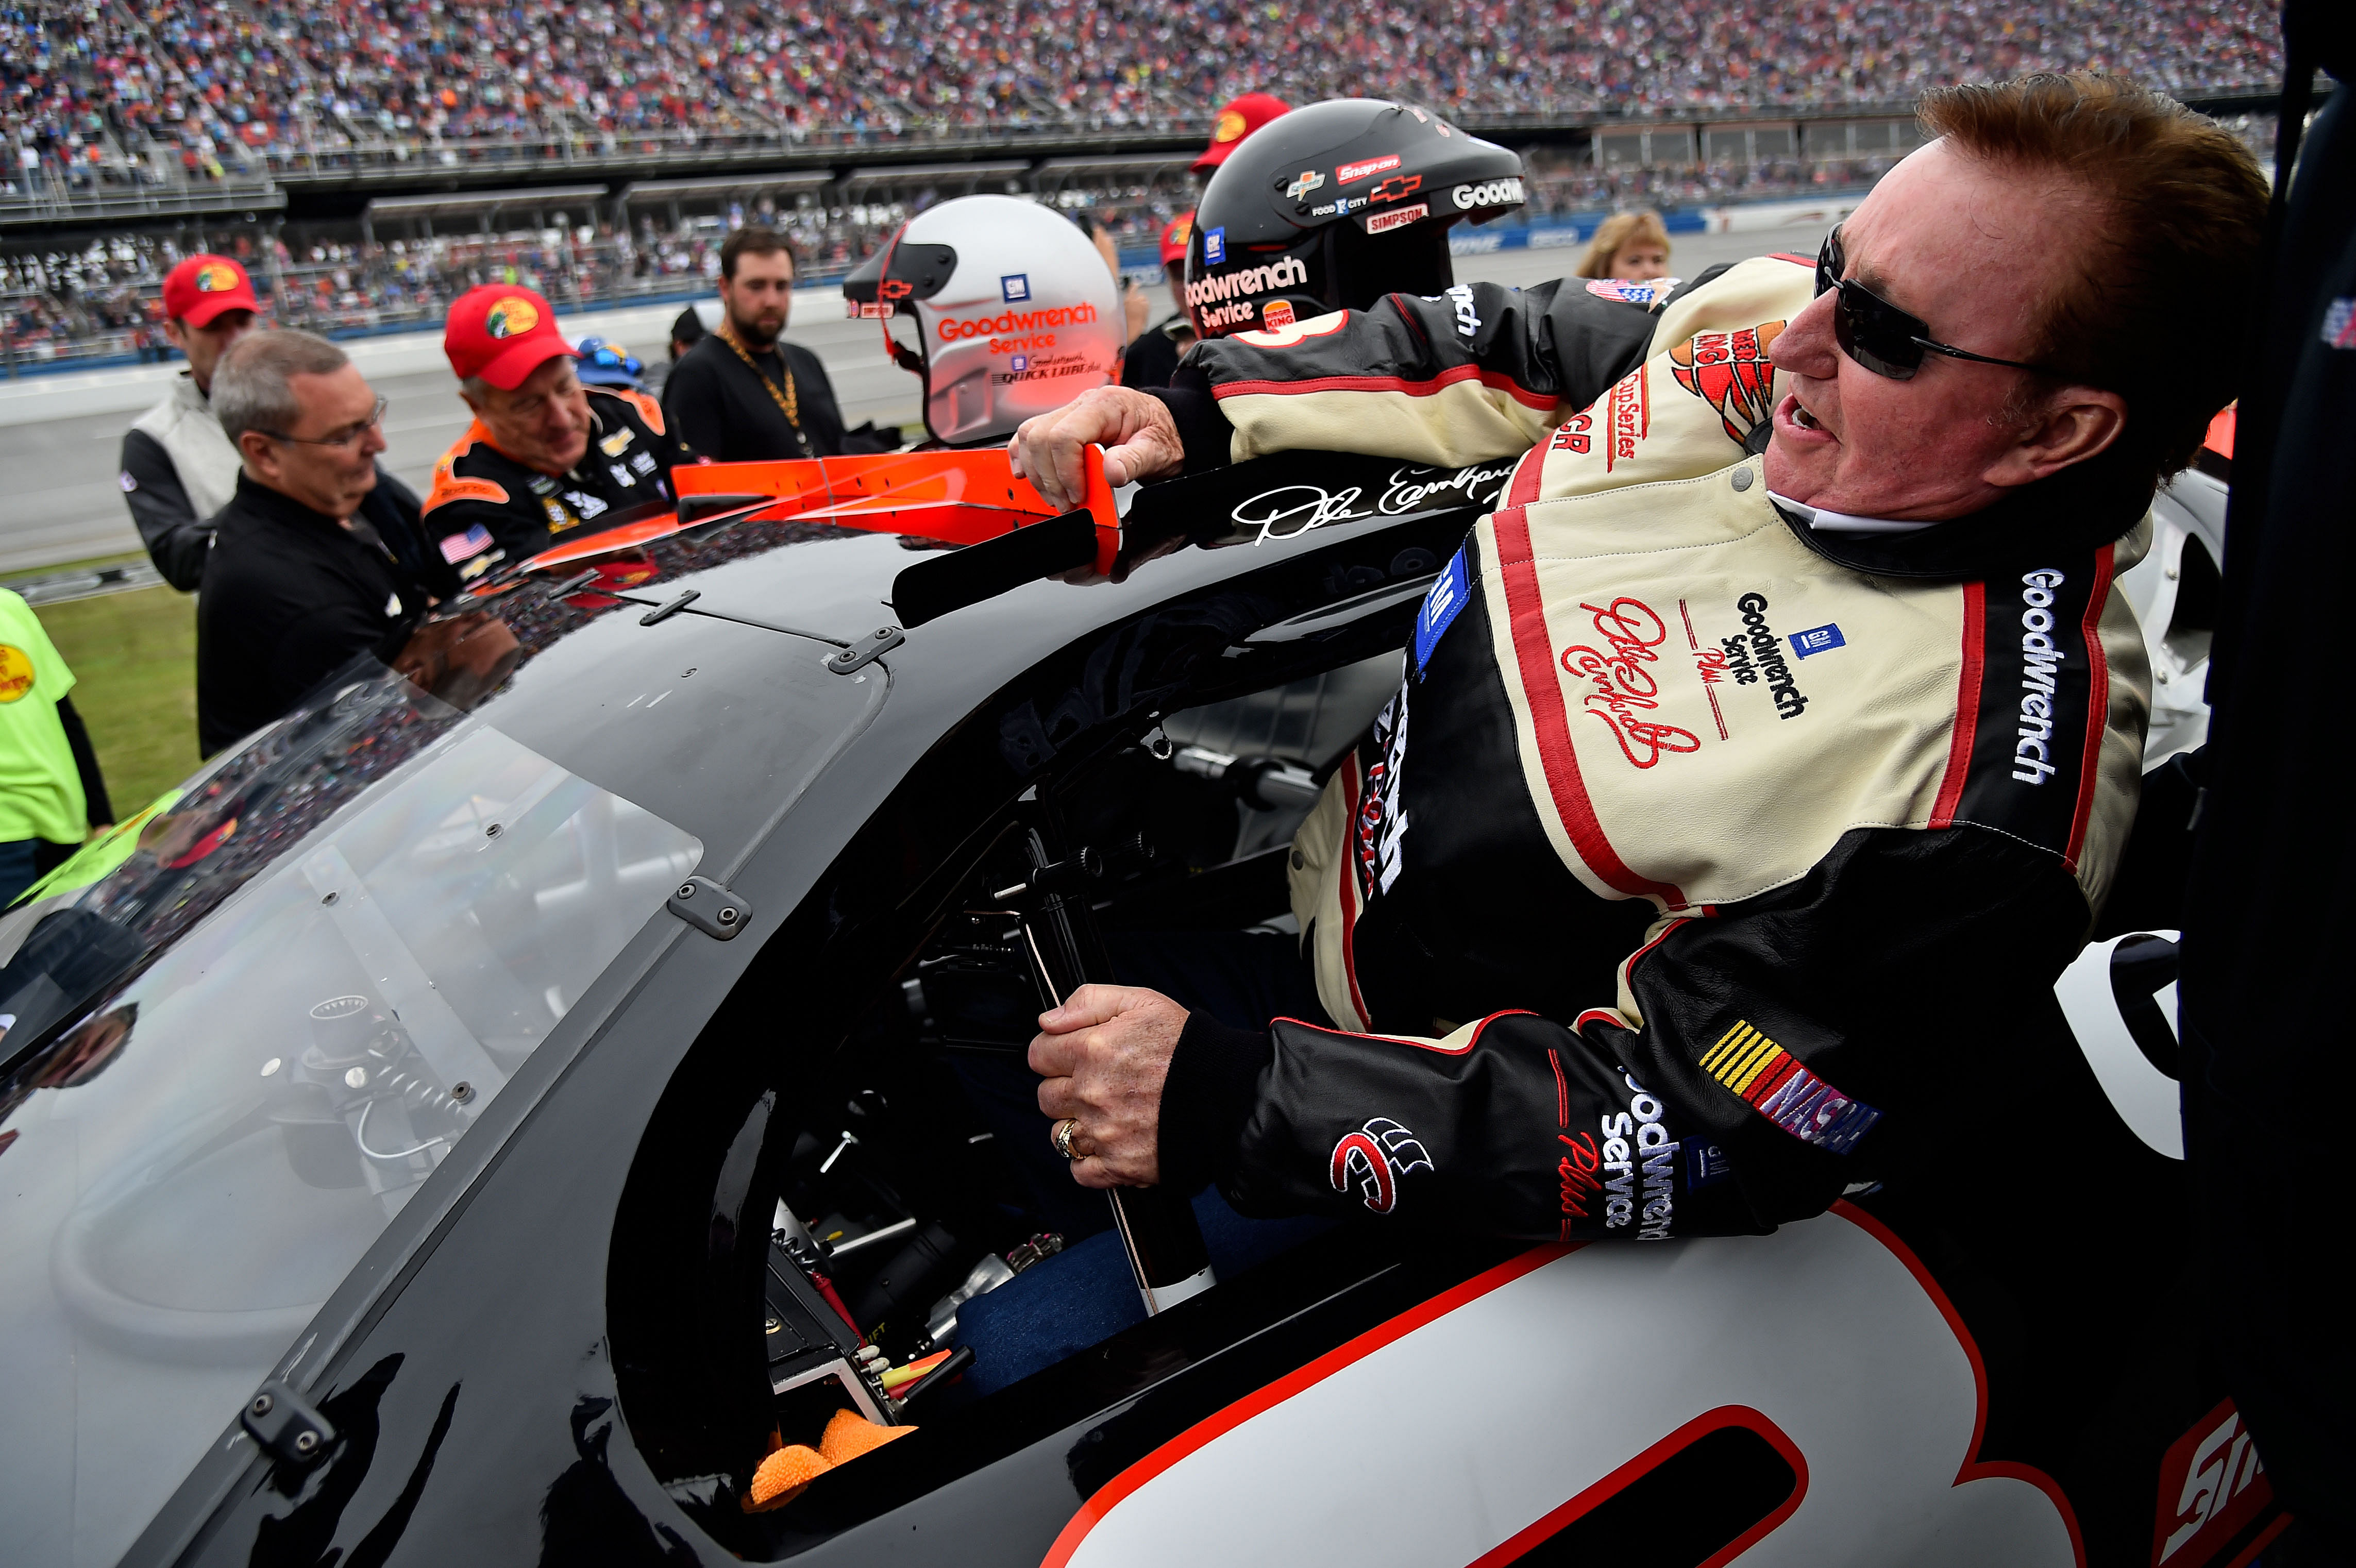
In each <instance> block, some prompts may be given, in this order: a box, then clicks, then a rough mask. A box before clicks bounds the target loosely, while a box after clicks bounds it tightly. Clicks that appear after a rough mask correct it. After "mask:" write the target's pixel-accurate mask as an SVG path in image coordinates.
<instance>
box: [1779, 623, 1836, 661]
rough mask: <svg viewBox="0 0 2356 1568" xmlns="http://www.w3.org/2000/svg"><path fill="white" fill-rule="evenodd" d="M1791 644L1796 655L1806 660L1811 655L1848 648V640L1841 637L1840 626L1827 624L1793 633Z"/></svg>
mask: <svg viewBox="0 0 2356 1568" xmlns="http://www.w3.org/2000/svg"><path fill="white" fill-rule="evenodd" d="M1791 644H1792V651H1793V652H1794V653H1795V654H1797V655H1799V656H1800V657H1802V658H1806V657H1807V656H1809V655H1810V654H1828V653H1830V652H1832V651H1833V650H1834V649H1835V648H1845V647H1847V646H1848V639H1847V637H1844V636H1842V635H1841V629H1840V628H1839V627H1838V626H1835V625H1830V624H1826V625H1822V626H1811V627H1809V628H1808V629H1807V630H1806V631H1804V632H1794V633H1793V634H1792V636H1791Z"/></svg>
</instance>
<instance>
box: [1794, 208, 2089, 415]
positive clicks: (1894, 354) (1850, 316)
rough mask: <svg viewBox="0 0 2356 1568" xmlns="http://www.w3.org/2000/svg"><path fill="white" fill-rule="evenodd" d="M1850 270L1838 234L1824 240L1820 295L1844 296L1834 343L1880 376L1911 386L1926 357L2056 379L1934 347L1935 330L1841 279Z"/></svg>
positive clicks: (2012, 363) (1819, 257) (2010, 362)
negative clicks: (1941, 356)
mask: <svg viewBox="0 0 2356 1568" xmlns="http://www.w3.org/2000/svg"><path fill="white" fill-rule="evenodd" d="M1847 269H1848V263H1847V259H1846V258H1844V257H1843V256H1842V254H1841V242H1840V230H1839V229H1834V230H1833V231H1832V232H1831V233H1830V234H1827V235H1826V236H1825V248H1824V249H1823V250H1821V251H1817V252H1816V293H1819V294H1821V293H1825V292H1826V290H1828V289H1838V290H1839V291H1840V302H1839V303H1838V304H1837V305H1835V306H1834V307H1833V341H1834V342H1836V343H1837V344H1839V345H1840V348H1841V352H1842V353H1844V354H1846V355H1847V356H1848V357H1850V358H1852V359H1854V360H1856V361H1857V362H1858V364H1859V365H1862V366H1864V367H1865V368H1867V369H1869V370H1870V371H1872V372H1873V373H1874V374H1875V375H1877V376H1887V377H1889V378H1890V379H1891V380H1893V381H1911V380H1912V379H1914V373H1915V372H1916V371H1918V370H1920V369H1922V356H1923V354H1924V353H1925V352H1926V351H1927V352H1929V353H1933V354H1944V355H1945V356H1946V357H1948V358H1950V359H1969V360H1970V361H1972V362H1973V363H1974V364H1976V365H2004V366H2008V367H2009V368H2012V369H2015V370H2035V371H2038V372H2040V374H2051V373H2052V372H2051V371H2049V370H2048V369H2047V368H2046V367H2044V366H2042V365H2024V364H2022V363H2021V362H2020V361H2019V360H2018V359H1998V358H1997V357H1994V356H1993V355H1987V354H1973V353H1970V352H1968V351H1966V350H1965V349H1961V348H1957V347H1953V346H1952V345H1949V344H1945V343H1937V342H1933V340H1932V339H1931V338H1930V337H1929V336H1926V335H1927V334H1928V333H1929V332H1930V330H1931V328H1930V325H1929V324H1928V323H1926V322H1925V321H1923V320H1922V317H1920V316H1913V315H1907V314H1906V313H1905V312H1904V311H1902V310H1900V309H1899V308H1898V307H1897V306H1896V305H1894V304H1890V302H1889V301H1888V300H1886V299H1883V298H1882V297H1881V296H1880V295H1879V294H1878V293H1874V292H1873V291H1872V290H1871V289H1869V288H1867V287H1866V286H1865V285H1864V284H1863V283H1858V282H1857V281H1856V280H1855V279H1854V278H1844V277H1842V276H1841V273H1842V272H1846V271H1847Z"/></svg>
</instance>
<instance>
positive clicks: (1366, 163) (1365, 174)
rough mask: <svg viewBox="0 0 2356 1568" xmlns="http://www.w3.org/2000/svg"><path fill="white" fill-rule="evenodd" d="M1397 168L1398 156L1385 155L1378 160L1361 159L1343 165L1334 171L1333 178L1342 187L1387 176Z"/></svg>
mask: <svg viewBox="0 0 2356 1568" xmlns="http://www.w3.org/2000/svg"><path fill="white" fill-rule="evenodd" d="M1398 166H1399V155H1398V154H1397V153H1386V154H1384V155H1382V156H1381V157H1379V158H1362V159H1360V160H1359V161H1358V162H1356V163H1355V164H1343V165H1340V166H1339V167H1337V168H1335V169H1334V171H1333V177H1334V178H1335V179H1337V180H1339V181H1341V182H1342V183H1343V184H1344V185H1351V184H1354V183H1355V182H1356V181H1358V180H1363V179H1372V178H1374V176H1376V175H1381V174H1388V173H1389V172H1390V171H1391V170H1393V169H1395V168H1397V167H1398Z"/></svg>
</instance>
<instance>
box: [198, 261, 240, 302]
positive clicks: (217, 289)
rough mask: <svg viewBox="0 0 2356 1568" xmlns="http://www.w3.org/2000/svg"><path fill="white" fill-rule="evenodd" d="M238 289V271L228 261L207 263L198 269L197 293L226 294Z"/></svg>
mask: <svg viewBox="0 0 2356 1568" xmlns="http://www.w3.org/2000/svg"><path fill="white" fill-rule="evenodd" d="M235 287H237V269H236V268H234V267H232V266H230V264H229V263H228V262H226V261H207V262H206V263H205V264H204V265H203V266H201V267H198V269H197V293H200V294H218V293H228V292H229V291H230V290H231V289H233V288H235Z"/></svg>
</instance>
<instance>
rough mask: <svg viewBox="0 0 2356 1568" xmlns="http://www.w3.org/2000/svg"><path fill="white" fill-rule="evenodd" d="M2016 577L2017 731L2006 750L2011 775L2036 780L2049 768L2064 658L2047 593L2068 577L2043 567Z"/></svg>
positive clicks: (2050, 594)
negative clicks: (2057, 684)
mask: <svg viewBox="0 0 2356 1568" xmlns="http://www.w3.org/2000/svg"><path fill="white" fill-rule="evenodd" d="M2020 581H2021V583H2022V588H2021V592H2020V603H2021V611H2020V691H2021V697H2020V730H2019V739H2018V740H2017V741H2016V742H2015V743H2014V745H2013V748H2012V776H2013V777H2014V778H2016V779H2018V780H2019V781H2020V782H2021V783H2022V784H2043V783H2044V782H2045V781H2046V779H2047V777H2048V776H2050V775H2051V773H2052V772H2053V761H2052V750H2051V741H2052V739H2053V699H2054V686H2055V681H2056V677H2059V676H2060V674H2061V661H2062V660H2063V659H2064V658H2066V657H2067V656H2068V655H2067V654H2066V653H2065V652H2064V651H2063V650H2062V647H2061V645H2060V644H2058V643H2056V642H2055V641H2054V640H2053V635H2052V634H2053V591H2054V590H2055V589H2057V588H2059V587H2061V584H2062V583H2064V582H2066V581H2069V579H2068V578H2066V577H2064V576H2062V574H2061V573H2060V572H2058V571H2051V569H2048V570H2046V571H2032V572H2030V573H2029V575H2027V576H2026V577H2023V578H2022V579H2021V580H2020Z"/></svg>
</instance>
